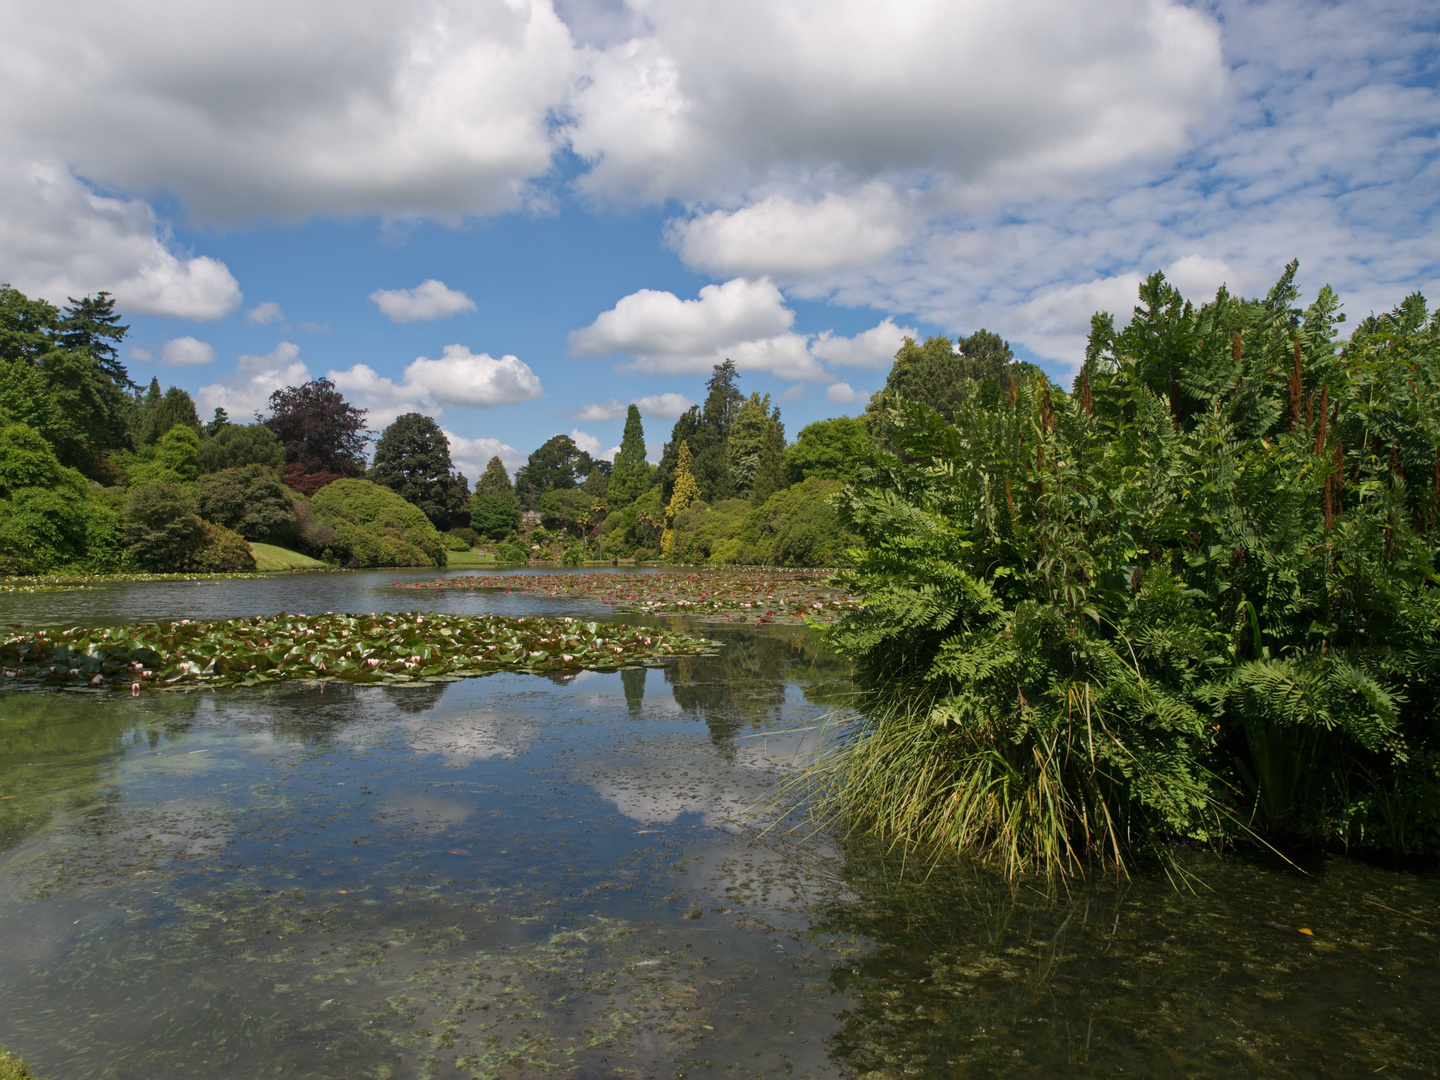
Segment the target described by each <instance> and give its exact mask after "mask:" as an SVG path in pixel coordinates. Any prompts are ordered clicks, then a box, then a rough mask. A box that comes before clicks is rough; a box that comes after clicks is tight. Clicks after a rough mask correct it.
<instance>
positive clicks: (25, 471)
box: [0, 424, 64, 496]
mask: <svg viewBox="0 0 1440 1080" xmlns="http://www.w3.org/2000/svg"><path fill="white" fill-rule="evenodd" d="M63 475H64V473H63V466H62V465H61V464H60V459H59V458H57V457H56V456H55V451H54V449H52V448H51V446H50V444H49V443H48V442H46V441H45V437H44V436H43V435H41V434H40V433H39V432H38V431H36V430H35V429H34V428H32V427H29V426H28V425H26V424H6V425H5V426H4V427H0V496H7V495H9V494H10V493H11V492H13V491H15V490H17V489H19V488H53V487H57V486H59V484H60V482H61V477H62V476H63Z"/></svg>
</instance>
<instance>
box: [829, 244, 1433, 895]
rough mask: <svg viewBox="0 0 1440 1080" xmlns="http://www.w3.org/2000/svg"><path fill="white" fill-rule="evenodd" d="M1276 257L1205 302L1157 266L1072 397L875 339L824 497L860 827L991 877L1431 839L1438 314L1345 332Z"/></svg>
mask: <svg viewBox="0 0 1440 1080" xmlns="http://www.w3.org/2000/svg"><path fill="white" fill-rule="evenodd" d="M1295 270H1296V267H1295V266H1294V264H1292V265H1291V266H1290V267H1288V268H1287V270H1286V273H1285V275H1284V276H1283V277H1282V278H1281V280H1280V281H1279V282H1278V283H1277V284H1276V285H1275V287H1274V288H1273V289H1272V290H1271V291H1270V292H1269V293H1268V294H1267V295H1266V296H1264V297H1258V298H1253V299H1247V298H1242V297H1237V296H1232V295H1230V294H1229V293H1228V292H1227V291H1226V290H1224V289H1221V290H1220V292H1219V293H1218V294H1217V295H1216V296H1215V297H1214V299H1213V300H1211V301H1210V302H1208V303H1204V304H1199V305H1197V304H1193V303H1191V302H1190V301H1188V300H1186V299H1185V298H1184V297H1183V296H1181V294H1180V293H1179V291H1178V290H1176V289H1175V288H1174V287H1173V286H1172V285H1170V284H1169V283H1168V282H1166V281H1165V280H1164V278H1163V277H1162V276H1161V275H1159V274H1156V275H1154V276H1152V277H1151V278H1150V279H1149V280H1148V281H1147V282H1145V284H1144V285H1143V286H1142V288H1141V290H1140V303H1139V305H1138V306H1137V307H1136V308H1135V310H1134V314H1133V316H1132V318H1131V319H1130V320H1129V322H1128V325H1127V326H1126V327H1125V328H1124V329H1123V330H1119V329H1117V328H1116V326H1115V322H1114V320H1113V319H1111V318H1110V316H1108V315H1104V314H1101V315H1097V316H1096V317H1095V319H1094V322H1093V327H1092V332H1091V335H1090V341H1089V346H1088V348H1087V350H1086V355H1085V359H1084V364H1083V366H1082V367H1081V369H1080V371H1079V374H1078V376H1077V378H1076V380H1075V382H1074V385H1073V387H1072V388H1071V391H1070V392H1069V393H1066V392H1065V391H1064V390H1063V389H1062V388H1061V387H1059V386H1057V385H1055V384H1054V383H1052V382H1050V381H1049V380H1048V379H1046V378H1045V377H1044V376H1043V375H1042V374H1040V373H1038V372H1036V371H1034V370H1033V369H1029V368H1026V367H1025V366H1023V365H1017V364H1012V363H1001V362H1000V360H999V358H998V354H993V353H992V354H988V358H987V359H984V360H981V361H980V362H978V363H975V364H973V365H971V364H970V359H974V357H969V359H966V358H960V359H956V358H952V357H951V356H949V355H945V353H948V352H949V350H946V349H940V348H938V347H937V348H936V349H934V350H933V351H932V352H933V354H927V350H926V349H925V348H924V347H919V346H917V347H914V348H912V349H910V356H909V358H908V360H907V361H906V363H905V364H901V363H898V362H897V370H896V371H895V372H892V380H891V383H892V384H891V385H890V386H889V389H888V390H887V392H886V393H885V394H883V395H881V396H880V399H879V400H877V402H876V403H875V404H874V405H873V407H872V408H873V409H874V412H875V415H874V420H875V421H876V424H875V427H876V428H878V429H879V430H880V432H881V436H880V437H879V438H878V439H877V442H878V443H879V444H880V445H879V452H878V453H872V455H871V456H870V457H868V458H867V459H865V460H864V461H863V470H862V471H863V475H862V477H861V478H860V480H859V482H857V483H856V484H854V485H853V486H852V487H851V488H850V489H849V490H848V491H847V493H846V495H845V497H844V500H843V517H844V519H845V521H846V522H847V524H848V525H849V527H850V528H852V529H853V530H855V531H856V532H857V533H858V534H859V535H860V536H861V538H862V543H861V544H860V545H859V548H858V556H857V560H858V561H857V563H856V565H855V567H854V568H853V570H852V571H850V572H849V573H850V583H851V584H852V586H853V587H854V588H855V589H857V590H858V591H859V592H861V593H863V594H864V595H865V596H866V598H867V599H866V604H865V607H864V608H863V609H861V610H860V611H858V612H857V613H856V614H854V615H852V616H850V617H849V618H848V619H847V620H846V621H845V622H844V623H843V624H842V625H841V626H840V627H839V628H838V629H837V631H836V632H835V634H834V636H833V637H832V641H833V643H834V644H836V645H837V646H838V647H840V649H841V650H842V651H843V652H845V653H847V654H848V655H849V656H850V657H851V658H852V659H853V660H854V662H855V664H856V669H857V673H858V677H859V679H860V682H861V684H862V685H863V686H864V687H865V688H866V690H867V691H868V693H869V694H870V705H869V716H870V719H869V720H868V721H867V722H865V723H863V724H862V725H861V727H860V729H859V730H858V731H850V732H848V733H847V734H846V738H845V740H844V741H843V743H842V744H839V745H838V748H837V752H836V755H835V756H834V757H832V758H831V759H830V761H829V763H828V766H827V768H826V769H825V770H822V772H821V773H820V774H819V775H820V776H822V777H823V779H824V781H825V782H826V783H827V784H828V787H829V791H830V793H831V795H832V796H833V798H834V799H835V801H836V803H837V804H838V805H839V806H840V807H842V808H843V810H844V811H845V812H846V813H848V814H849V815H851V820H852V822H855V823H857V824H859V825H862V826H866V827H869V828H873V829H874V830H876V831H877V832H880V833H885V834H888V835H889V836H891V837H892V838H895V837H899V838H901V839H905V840H909V841H913V842H918V843H922V844H927V845H938V846H940V847H942V848H949V849H951V850H958V851H963V852H969V853H975V854H979V855H981V856H982V857H984V858H986V859H988V860H991V861H993V862H995V863H997V864H1000V865H1001V866H1003V867H1005V868H1006V869H1008V870H1009V871H1010V872H1012V873H1019V872H1024V871H1029V870H1037V869H1038V870H1048V871H1050V872H1053V873H1062V874H1063V873H1076V872H1081V871H1082V870H1083V868H1084V866H1085V865H1086V864H1087V863H1090V862H1093V861H1102V862H1109V863H1111V864H1117V863H1118V864H1120V865H1121V866H1122V867H1123V866H1125V865H1129V864H1131V863H1132V862H1133V861H1134V860H1135V859H1137V858H1139V857H1142V855H1143V854H1144V852H1145V851H1149V852H1151V853H1160V854H1162V855H1163V852H1164V851H1165V845H1167V844H1169V843H1171V842H1172V841H1175V840H1177V839H1180V840H1188V841H1191V842H1196V843H1209V844H1220V843H1239V844H1251V843H1255V842H1257V841H1263V842H1264V843H1265V844H1268V845H1271V846H1272V847H1274V848H1276V849H1279V850H1281V851H1285V852H1289V851H1293V850H1295V849H1296V848H1310V849H1316V848H1322V849H1323V848H1339V849H1349V850H1362V851H1363V850H1370V851H1381V852H1387V853H1389V854H1390V855H1391V856H1395V857H1401V858H1415V857H1425V858H1429V859H1430V860H1432V861H1433V858H1434V856H1435V855H1436V854H1440V727H1437V724H1436V716H1437V707H1440V679H1437V672H1440V576H1437V565H1436V553H1437V550H1440V313H1431V312H1429V311H1428V310H1427V305H1426V302H1425V299H1424V298H1423V297H1421V296H1419V295H1418V294H1417V295H1413V296H1410V297H1408V298H1407V299H1406V300H1405V301H1404V302H1403V303H1401V304H1400V305H1399V306H1398V307H1397V308H1395V309H1394V310H1393V311H1391V312H1389V313H1387V314H1384V315H1379V316H1371V317H1369V318H1366V319H1364V320H1362V321H1361V323H1360V325H1359V326H1358V327H1356V328H1355V330H1354V332H1353V333H1352V334H1350V336H1349V338H1348V340H1347V339H1342V338H1341V337H1340V336H1339V332H1338V330H1339V326H1340V324H1341V323H1342V322H1343V319H1344V316H1343V315H1342V314H1341V313H1340V312H1339V304H1338V301H1337V298H1336V297H1335V295H1334V294H1333V293H1332V292H1331V291H1330V290H1329V289H1328V288H1326V289H1322V290H1321V292H1320V294H1319V296H1318V298H1317V299H1316V300H1315V302H1314V303H1313V304H1311V305H1310V306H1309V307H1307V308H1304V309H1301V308H1299V307H1298V306H1297V305H1296V299H1297V297H1298V294H1299V290H1298V289H1297V287H1296V285H1295V280H1294V279H1295ZM927 344H928V343H927ZM961 351H962V352H963V353H966V354H967V356H968V354H970V353H972V352H973V353H979V352H981V351H982V350H979V349H965V348H964V346H963V343H962V348H961ZM947 365H948V366H949V367H950V368H951V369H953V370H956V371H957V372H959V373H960V374H961V375H962V376H963V377H962V378H960V379H958V380H955V381H951V382H949V383H948V384H946V385H945V388H944V390H943V393H944V400H943V401H942V402H940V403H939V404H936V398H937V397H938V396H939V390H938V389H937V387H939V386H940V384H937V383H934V382H932V381H931V380H930V375H931V374H934V372H935V369H937V368H943V367H945V366H947ZM962 369H963V370H962ZM941 383H944V380H941ZM926 386H929V387H931V388H932V389H931V390H930V391H929V395H930V399H931V400H930V402H929V403H928V404H927V403H923V402H922V401H917V400H915V398H914V397H911V394H912V393H915V396H916V397H923V396H924V394H925V392H924V391H922V392H920V393H916V388H922V387H926Z"/></svg>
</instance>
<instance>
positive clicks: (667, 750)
mask: <svg viewBox="0 0 1440 1080" xmlns="http://www.w3.org/2000/svg"><path fill="white" fill-rule="evenodd" d="M645 704H646V707H647V708H648V707H649V705H650V701H649V699H648V698H647V699H646V703H645ZM816 746H817V740H816V738H815V733H813V732H807V731H783V732H777V733H775V734H765V735H761V736H755V737H753V738H748V739H741V740H739V742H738V745H737V748H736V754H735V760H734V762H733V764H731V763H727V762H726V761H725V760H724V759H722V758H718V757H716V756H714V755H713V754H701V755H697V754H696V749H697V747H696V744H695V743H694V742H693V741H690V740H684V741H667V742H663V743H661V742H657V743H653V744H652V743H648V742H647V743H641V744H640V745H637V746H636V747H635V748H634V749H633V750H630V751H628V752H626V753H625V754H624V756H623V757H619V756H618V755H617V756H612V757H609V758H606V759H602V760H600V761H591V762H588V763H587V765H586V767H585V769H584V770H583V771H584V772H585V774H586V775H584V776H583V777H582V779H583V780H584V782H585V783H587V784H589V785H590V787H591V788H592V789H593V790H594V791H595V793H596V794H597V795H599V796H600V797H601V798H602V799H604V800H606V801H607V802H610V803H613V804H614V806H615V809H617V810H618V811H619V812H620V813H622V814H624V815H625V816H626V817H627V818H630V819H631V820H632V821H638V822H641V823H643V824H646V825H655V824H659V823H663V822H671V821H675V820H677V819H678V818H679V817H680V816H681V815H682V814H699V815H700V816H701V817H702V818H703V820H704V822H705V824H706V825H710V826H714V827H723V828H728V829H732V830H733V829H736V828H738V822H739V821H740V820H741V819H744V818H745V817H747V811H749V810H750V808H751V807H754V806H756V805H757V804H759V803H761V802H763V801H764V799H765V796H766V794H767V793H768V792H769V791H770V790H771V788H772V787H773V785H774V784H775V783H776V782H777V781H778V780H780V779H781V778H782V776H783V775H784V774H785V773H786V772H788V771H790V770H793V769H795V768H797V767H802V766H803V765H804V764H805V763H806V762H807V761H808V759H809V757H810V755H811V754H812V753H813V751H814V748H815V747H816ZM617 758H618V760H617Z"/></svg>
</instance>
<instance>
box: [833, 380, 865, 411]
mask: <svg viewBox="0 0 1440 1080" xmlns="http://www.w3.org/2000/svg"><path fill="white" fill-rule="evenodd" d="M869 396H870V395H869V394H862V393H857V392H856V390H855V388H854V387H853V386H851V385H850V384H849V383H843V382H837V383H835V384H833V385H831V386H827V387H826V388H825V400H826V401H828V402H830V404H831V405H850V404H853V403H854V402H856V401H864V400H866V399H867V398H868V397H869Z"/></svg>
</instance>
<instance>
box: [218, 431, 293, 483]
mask: <svg viewBox="0 0 1440 1080" xmlns="http://www.w3.org/2000/svg"><path fill="white" fill-rule="evenodd" d="M284 464H285V448H284V447H283V446H281V445H280V440H279V439H277V438H276V437H275V433H274V432H273V431H271V430H270V429H269V428H267V427H266V426H265V425H264V424H225V425H224V426H222V427H221V428H220V430H219V431H217V432H216V433H215V434H213V435H211V436H210V437H209V438H207V439H203V440H202V441H201V443H200V471H201V472H202V473H212V472H219V471H220V470H221V469H238V468H240V467H241V466H242V465H264V466H266V467H267V468H270V469H279V468H280V467H281V466H282V465H284Z"/></svg>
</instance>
